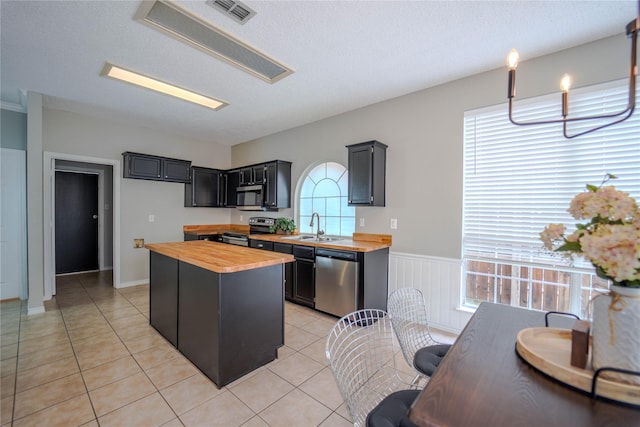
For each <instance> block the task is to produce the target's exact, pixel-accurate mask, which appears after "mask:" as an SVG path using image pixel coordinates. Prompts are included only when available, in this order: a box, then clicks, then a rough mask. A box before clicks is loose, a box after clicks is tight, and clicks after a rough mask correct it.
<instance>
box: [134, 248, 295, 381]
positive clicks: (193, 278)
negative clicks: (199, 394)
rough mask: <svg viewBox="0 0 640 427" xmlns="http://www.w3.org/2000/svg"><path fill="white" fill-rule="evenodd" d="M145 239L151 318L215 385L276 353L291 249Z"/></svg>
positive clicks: (281, 334)
mask: <svg viewBox="0 0 640 427" xmlns="http://www.w3.org/2000/svg"><path fill="white" fill-rule="evenodd" d="M145 247H146V248H147V249H149V250H150V251H151V253H150V271H149V294H150V297H149V302H150V313H149V321H150V323H151V325H152V326H153V327H154V328H155V329H156V330H158V332H160V334H162V335H163V336H164V337H165V338H166V339H167V340H168V341H169V342H170V343H171V344H173V345H174V346H175V347H176V348H177V349H178V350H179V351H180V352H181V353H182V354H184V355H185V356H186V357H187V358H188V359H189V360H190V361H191V362H192V363H193V364H194V365H196V366H197V367H198V368H199V369H200V370H201V371H202V372H203V373H204V374H205V375H207V376H208V377H209V378H210V379H211V380H212V381H213V382H214V383H215V384H216V385H217V386H218V387H223V386H224V385H227V384H229V383H230V382H232V381H234V380H236V379H237V378H240V377H241V376H243V375H245V374H247V373H249V372H251V371H253V370H254V369H256V368H258V367H260V366H262V365H264V364H266V363H269V362H271V361H272V360H274V359H275V358H276V357H277V350H278V348H279V347H281V346H282V345H283V344H284V269H283V266H284V264H285V263H288V262H293V260H294V258H293V256H291V255H288V254H282V253H277V252H265V251H259V250H255V249H249V248H245V247H240V246H233V245H225V244H221V243H214V242H209V241H202V240H200V241H190V242H176V243H157V244H148V245H146V246H145Z"/></svg>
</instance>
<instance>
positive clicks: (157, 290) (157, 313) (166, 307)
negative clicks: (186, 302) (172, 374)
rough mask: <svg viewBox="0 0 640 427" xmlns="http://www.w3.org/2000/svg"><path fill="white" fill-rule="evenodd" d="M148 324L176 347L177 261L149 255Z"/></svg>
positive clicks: (162, 256) (154, 254)
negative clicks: (150, 284)
mask: <svg viewBox="0 0 640 427" xmlns="http://www.w3.org/2000/svg"><path fill="white" fill-rule="evenodd" d="M149 266H150V267H149V280H150V283H153V286H150V287H149V323H150V324H151V326H153V327H154V328H155V329H156V330H157V331H158V332H160V335H162V336H163V337H165V338H166V339H167V341H169V342H170V343H171V344H173V345H174V346H177V345H178V305H177V304H176V301H177V300H178V260H176V259H174V258H169V257H168V256H165V255H162V254H159V253H156V252H151V253H150V255H149Z"/></svg>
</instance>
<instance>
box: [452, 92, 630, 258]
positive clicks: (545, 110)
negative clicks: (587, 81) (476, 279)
mask: <svg viewBox="0 0 640 427" xmlns="http://www.w3.org/2000/svg"><path fill="white" fill-rule="evenodd" d="M627 102H628V83H627V80H621V81H616V82H611V83H607V84H601V85H596V86H590V87H588V88H582V89H580V90H573V91H572V92H571V93H570V101H569V108H570V110H569V117H572V116H576V117H578V116H579V117H582V116H591V115H598V114H609V113H614V112H617V111H620V110H622V109H624V108H626V105H627ZM560 109H561V95H560V93H557V94H553V95H547V96H541V97H536V98H531V99H528V100H522V101H516V103H515V107H514V117H515V118H516V120H520V121H528V120H544V119H550V118H559V117H561V115H560ZM600 123H604V122H603V121H601V120H590V121H588V122H586V123H572V124H570V125H569V129H570V133H575V132H580V131H582V130H585V129H586V128H589V127H593V126H594V125H596V124H600ZM606 173H611V174H614V175H616V176H617V177H618V179H615V180H612V181H611V182H610V183H609V184H607V185H615V186H616V188H618V189H620V190H623V191H626V192H628V193H630V194H631V196H633V197H635V198H636V200H638V198H639V196H640V113H639V112H638V111H637V110H636V112H635V113H634V114H633V115H632V117H631V118H629V119H627V120H626V121H624V122H622V123H619V124H617V125H614V126H611V127H609V128H605V129H603V130H600V131H596V132H594V133H591V134H588V135H584V136H581V137H578V138H575V139H572V140H568V139H565V138H564V137H563V136H562V125H561V124H550V125H537V126H515V125H513V124H512V123H511V122H509V119H508V111H507V104H506V103H505V104H502V105H497V106H492V107H487V108H482V109H478V110H473V111H468V112H466V113H465V115H464V180H463V184H464V190H463V244H462V247H463V258H473V259H502V260H513V261H518V262H526V263H533V264H543V265H556V264H565V263H566V261H562V260H563V258H562V257H559V256H557V255H556V256H553V255H551V254H549V253H548V252H546V251H545V250H544V249H543V247H542V243H541V242H540V240H539V233H540V232H541V231H542V230H543V229H544V227H545V226H546V225H547V224H550V223H563V224H566V225H567V226H568V227H569V229H570V230H572V228H571V226H572V225H573V224H575V223H576V220H574V219H573V218H572V217H571V216H570V215H569V213H568V212H567V209H568V207H569V203H570V201H571V199H572V198H573V196H575V195H576V194H577V193H579V192H582V191H585V190H586V188H585V185H586V184H587V183H589V184H594V185H599V184H600V183H601V182H602V180H603V178H604V176H605V174H606ZM575 266H576V267H588V266H589V265H588V264H587V263H585V262H582V263H581V262H580V261H578V262H577V263H576V264H575Z"/></svg>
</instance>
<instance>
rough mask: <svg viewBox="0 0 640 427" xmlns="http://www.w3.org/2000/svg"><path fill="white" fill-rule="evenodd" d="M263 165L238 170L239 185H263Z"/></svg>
mask: <svg viewBox="0 0 640 427" xmlns="http://www.w3.org/2000/svg"><path fill="white" fill-rule="evenodd" d="M264 167H265V166H264V164H261V165H256V166H250V167H246V168H242V169H240V177H239V179H240V182H239V184H240V185H261V184H264Z"/></svg>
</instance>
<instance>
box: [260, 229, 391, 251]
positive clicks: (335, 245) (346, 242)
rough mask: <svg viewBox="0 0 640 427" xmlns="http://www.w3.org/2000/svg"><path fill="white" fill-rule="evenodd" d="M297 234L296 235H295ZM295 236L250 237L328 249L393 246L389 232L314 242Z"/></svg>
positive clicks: (353, 249) (348, 249) (365, 249)
mask: <svg viewBox="0 0 640 427" xmlns="http://www.w3.org/2000/svg"><path fill="white" fill-rule="evenodd" d="M294 236H295V235H294ZM294 236H287V235H284V234H251V235H250V236H249V238H250V239H253V240H264V241H267V242H277V243H288V244H291V245H303V246H315V247H319V248H327V249H342V250H346V251H356V252H371V251H377V250H379V249H384V248H388V247H390V246H391V236H390V235H387V234H365V233H353V238H351V239H348V238H345V239H341V240H335V241H332V242H313V241H309V240H296V239H292V237H294Z"/></svg>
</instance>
